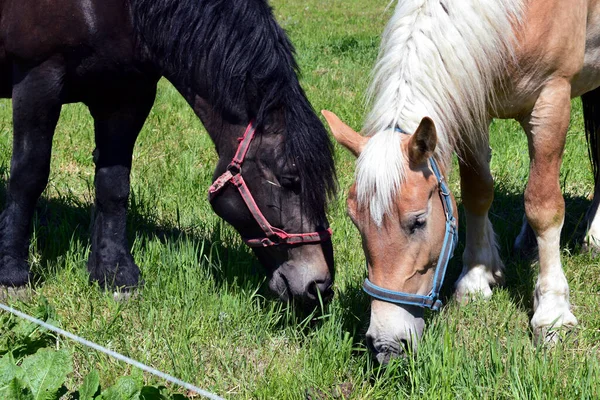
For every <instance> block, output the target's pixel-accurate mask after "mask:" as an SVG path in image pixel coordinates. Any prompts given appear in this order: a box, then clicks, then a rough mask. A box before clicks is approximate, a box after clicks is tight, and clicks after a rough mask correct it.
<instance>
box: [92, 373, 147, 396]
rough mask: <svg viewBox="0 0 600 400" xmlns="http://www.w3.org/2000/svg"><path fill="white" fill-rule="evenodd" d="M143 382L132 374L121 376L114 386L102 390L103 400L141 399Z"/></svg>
mask: <svg viewBox="0 0 600 400" xmlns="http://www.w3.org/2000/svg"><path fill="white" fill-rule="evenodd" d="M141 391H142V382H141V381H140V380H138V379H135V378H133V377H131V376H123V377H121V378H119V380H118V381H117V383H116V384H115V385H114V386H111V387H109V388H108V389H106V390H105V391H104V392H102V396H101V397H100V399H101V400H139V399H140V393H141Z"/></svg>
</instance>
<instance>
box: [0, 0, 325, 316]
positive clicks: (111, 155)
mask: <svg viewBox="0 0 600 400" xmlns="http://www.w3.org/2000/svg"><path fill="white" fill-rule="evenodd" d="M296 70H297V67H296V63H295V61H294V56H293V48H292V46H291V44H290V42H289V40H288V39H287V37H286V35H285V33H284V32H283V30H282V29H281V28H280V27H279V26H278V25H277V23H276V21H275V19H274V17H273V15H272V11H271V9H270V7H269V6H268V4H267V3H266V1H265V0H54V1H17V0H0V95H1V96H2V97H12V101H13V124H14V142H13V155H12V161H11V170H10V180H9V184H8V189H7V200H6V206H5V209H4V211H3V212H2V215H1V216H0V285H2V286H4V287H13V288H14V287H22V286H24V285H26V284H27V283H28V281H29V280H30V272H29V266H28V263H27V257H28V254H27V251H28V242H29V237H30V230H31V220H32V216H33V212H34V208H35V204H36V202H37V200H38V198H39V196H40V195H41V193H42V191H43V190H44V188H45V186H46V184H47V181H48V175H49V170H50V154H51V147H52V137H53V134H54V129H55V126H56V123H57V120H58V117H59V114H60V111H61V106H62V104H65V103H72V102H83V103H84V104H86V105H87V106H88V108H89V110H90V113H91V115H92V116H93V118H94V128H95V141H96V150H95V152H94V162H95V164H96V175H95V189H96V215H95V220H94V225H93V230H92V233H91V234H92V238H91V254H90V258H89V261H88V270H89V273H90V279H91V280H92V281H98V282H99V284H100V285H101V286H102V287H104V288H107V289H114V288H120V289H125V290H128V289H131V288H134V287H136V285H138V284H139V279H140V278H139V275H140V271H139V268H138V266H137V265H135V263H134V261H133V258H132V256H131V253H130V249H129V245H128V243H127V239H126V235H125V224H126V211H127V204H128V197H129V190H130V189H129V174H130V169H131V160H132V152H133V147H134V143H135V140H136V138H137V135H138V133H139V131H140V129H141V128H142V125H143V124H144V121H145V119H146V117H147V115H148V113H149V111H150V109H151V107H152V104H153V102H154V98H155V94H156V85H157V82H158V80H159V78H160V77H161V76H164V77H166V78H167V79H168V80H169V81H170V82H171V83H172V84H173V85H174V86H175V87H176V88H177V90H178V91H179V92H180V93H181V94H182V95H183V96H184V97H185V99H186V100H187V101H188V103H189V104H190V105H191V107H192V108H193V109H194V111H195V113H196V114H197V115H198V117H199V118H200V119H201V121H202V123H203V124H204V126H205V127H206V129H207V131H208V132H209V134H210V136H211V138H212V140H213V142H214V144H215V147H216V150H217V153H218V154H219V162H218V164H217V166H216V170H215V178H216V177H220V176H222V174H225V175H223V176H222V177H221V179H219V180H218V181H220V182H216V186H218V187H216V186H215V185H213V188H212V189H213V190H212V194H211V203H212V206H213V209H214V210H215V212H216V213H217V214H218V215H219V216H221V217H222V218H223V219H225V220H226V221H227V222H229V223H230V224H231V225H233V226H234V227H235V229H236V230H237V231H238V232H240V234H241V235H242V237H244V238H246V239H248V240H247V243H249V244H250V245H251V246H253V249H254V252H255V254H256V256H257V257H258V258H259V260H260V261H261V263H262V264H263V265H264V266H265V267H266V269H267V271H268V274H269V278H270V281H269V287H270V288H271V289H272V290H273V291H274V292H276V293H277V294H278V295H279V296H280V298H281V299H283V300H288V299H292V298H294V299H298V300H300V301H301V302H302V303H304V304H305V305H309V306H310V305H314V304H316V301H317V299H318V297H319V296H322V297H323V298H328V297H329V296H330V295H331V285H332V281H333V252H332V248H331V241H330V240H329V235H328V232H329V231H328V222H327V219H326V216H325V206H326V200H327V197H328V194H329V193H331V192H332V190H333V189H334V186H335V173H334V166H333V157H332V145H331V143H330V141H329V139H328V137H327V133H326V131H325V129H324V127H323V125H322V124H321V122H320V121H319V119H318V117H317V116H316V114H315V113H314V110H313V109H312V107H311V106H310V104H309V102H308V100H307V99H306V96H305V94H304V92H303V90H302V89H301V87H300V85H299V82H298V78H297V74H296ZM174 129H176V127H174ZM244 132H247V133H248V135H246V136H250V138H249V139H247V140H245V141H243V143H245V144H244V145H243V146H242V145H241V144H240V143H241V142H240V140H241V139H240V138H241V137H242V136H244ZM252 134H254V136H253V137H252ZM242 147H244V148H242ZM240 153H243V154H241V162H240V160H239V158H240ZM234 156H235V158H236V159H238V160H237V161H238V162H237V164H236V162H235V160H234V162H231V160H232V159H233V158H234ZM242 163H243V165H241V164H242ZM240 171H241V172H242V173H240ZM242 176H243V178H242ZM229 178H231V179H229ZM240 182H246V183H247V186H245V185H241V184H240ZM244 188H245V189H244ZM238 189H239V190H238ZM252 204H254V207H253V206H252ZM263 216H264V217H263ZM261 218H262V219H261ZM267 221H268V222H267ZM288 232H292V234H288ZM306 232H312V233H308V234H306Z"/></svg>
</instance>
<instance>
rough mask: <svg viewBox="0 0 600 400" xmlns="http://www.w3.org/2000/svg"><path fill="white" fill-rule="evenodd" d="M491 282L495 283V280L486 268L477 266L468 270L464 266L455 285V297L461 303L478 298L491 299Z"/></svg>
mask: <svg viewBox="0 0 600 400" xmlns="http://www.w3.org/2000/svg"><path fill="white" fill-rule="evenodd" d="M491 282H495V279H494V277H493V275H492V274H491V273H490V272H488V271H486V270H485V269H484V267H482V266H477V267H473V268H470V269H468V268H467V267H466V266H464V267H463V270H462V273H461V274H460V276H459V277H458V280H457V281H456V284H455V285H454V297H455V298H456V300H457V301H459V302H460V303H467V302H468V301H469V300H472V299H474V298H477V297H483V298H486V299H487V298H490V297H491V296H492V288H491V287H490V283H491Z"/></svg>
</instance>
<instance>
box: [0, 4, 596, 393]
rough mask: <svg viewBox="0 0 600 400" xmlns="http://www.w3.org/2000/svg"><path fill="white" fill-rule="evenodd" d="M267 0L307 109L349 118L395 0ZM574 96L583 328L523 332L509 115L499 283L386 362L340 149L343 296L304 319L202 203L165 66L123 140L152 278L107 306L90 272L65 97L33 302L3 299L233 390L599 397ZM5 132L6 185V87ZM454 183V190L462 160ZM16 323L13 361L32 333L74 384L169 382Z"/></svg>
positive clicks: (574, 215)
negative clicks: (133, 141)
mask: <svg viewBox="0 0 600 400" xmlns="http://www.w3.org/2000/svg"><path fill="white" fill-rule="evenodd" d="M271 3H272V5H273V6H274V7H275V15H276V17H277V19H278V20H279V22H280V23H281V24H282V25H283V26H284V27H285V29H286V30H287V32H288V34H289V35H290V38H291V40H292V42H293V43H294V45H295V46H296V49H297V53H298V57H297V59H298V62H299V64H300V67H301V69H302V72H303V78H302V84H303V87H304V88H305V90H306V92H307V94H308V96H309V99H310V100H311V102H312V104H313V106H314V107H315V109H316V110H320V109H322V108H327V109H331V110H333V111H335V112H336V113H338V115H340V117H342V119H344V120H345V121H346V122H347V123H349V124H350V125H351V126H353V127H354V128H355V129H359V128H360V127H361V123H362V119H363V117H364V115H365V105H364V101H363V100H364V92H365V89H366V87H367V85H368V81H369V72H370V70H371V68H372V66H373V63H374V60H375V57H376V55H377V48H378V44H379V34H380V33H381V31H382V29H383V26H384V24H385V22H386V21H387V19H388V18H389V16H390V15H391V10H386V6H387V4H388V0H371V1H366V0H345V1H321V0H305V1H298V0H272V1H271ZM573 104H574V107H573V113H572V121H571V126H570V130H569V136H568V141H567V150H566V152H565V157H564V164H563V168H562V171H561V183H562V186H563V190H564V194H565V198H566V202H567V217H566V221H565V229H564V231H563V236H562V239H563V240H562V249H563V250H562V254H563V263H564V268H565V271H566V275H567V278H568V280H569V284H570V286H571V299H572V303H573V306H574V313H575V315H576V316H577V318H578V319H579V322H580V325H579V326H578V328H577V329H576V330H574V331H573V332H571V333H570V334H569V335H568V336H566V337H565V338H564V340H563V341H562V342H561V343H559V344H558V345H557V346H556V347H555V348H554V349H553V350H552V351H548V350H546V349H543V348H536V347H535V346H534V345H533V344H532V340H531V332H530V329H529V325H528V323H529V318H530V316H531V307H532V301H531V294H532V292H533V286H534V282H535V277H536V274H537V267H536V266H535V265H533V266H532V265H530V264H529V263H527V262H525V261H521V260H519V259H516V258H515V257H514V255H513V253H512V243H513V241H514V238H515V237H516V235H517V233H518V230H519V227H520V223H521V218H522V214H523V205H522V202H523V195H522V193H523V189H524V187H525V184H526V179H527V174H528V156H527V145H526V141H525V136H524V134H523V133H522V131H521V130H520V128H519V127H518V126H517V124H516V123H514V122H511V121H496V122H495V123H494V124H493V127H492V139H491V146H492V148H493V158H492V172H493V175H494V177H495V179H496V182H497V185H496V200H495V203H494V205H493V208H492V215H491V218H492V221H493V223H494V225H495V227H496V231H497V233H498V234H499V236H500V244H501V252H502V255H503V259H504V261H505V263H506V266H507V271H506V276H507V284H506V287H503V288H498V289H495V291H494V295H493V297H492V298H491V300H489V301H475V302H472V303H470V304H468V305H466V306H463V307H459V306H458V305H457V304H455V303H454V302H453V301H452V300H450V299H449V301H448V304H447V305H446V306H445V307H444V308H443V309H442V311H441V312H439V313H427V315H426V321H427V325H428V326H427V328H426V332H425V335H424V338H423V340H422V342H421V345H420V350H419V353H418V355H417V356H416V357H411V358H408V359H402V360H395V361H393V362H392V363H391V364H390V365H389V366H388V367H387V368H380V367H378V366H377V365H375V364H374V363H373V362H372V361H371V359H370V356H369V354H368V353H367V351H366V347H365V345H364V333H365V331H366V327H367V325H368V310H369V299H368V298H367V296H366V295H365V294H364V293H362V291H361V289H360V286H361V283H362V280H363V279H364V276H365V269H364V256H363V253H362V250H361V246H360V238H359V234H358V232H357V230H356V229H355V228H354V226H353V225H352V223H351V222H350V220H349V218H348V217H347V216H346V215H345V199H346V192H347V189H348V187H349V185H350V183H351V181H352V177H353V169H354V159H353V158H352V157H351V155H350V154H349V153H348V152H346V151H344V150H343V149H341V148H340V147H339V146H338V147H336V163H337V169H338V175H339V183H340V192H339V195H338V198H337V199H336V200H334V201H333V202H332V204H331V206H330V211H329V217H330V222H331V225H332V228H333V230H334V236H333V241H334V249H335V260H336V267H337V276H336V283H335V292H336V295H335V298H334V300H333V302H332V303H331V304H330V305H329V306H327V307H326V308H325V309H324V310H320V311H319V312H318V313H317V314H316V315H315V317H316V318H315V319H314V320H312V321H311V320H302V319H301V318H299V317H297V316H296V315H294V312H293V310H290V309H288V308H286V307H285V306H284V305H282V304H281V303H279V302H277V301H274V300H273V299H272V298H271V296H270V295H269V293H268V289H267V287H266V284H265V278H264V273H263V271H262V270H261V267H260V265H259V264H258V263H257V261H256V260H255V259H254V258H253V256H252V254H251V252H250V251H249V249H247V248H246V247H245V246H244V245H243V243H242V242H241V240H240V239H239V237H238V235H237V234H236V233H235V232H234V231H233V230H232V229H231V228H230V227H228V226H226V225H225V224H224V223H223V222H222V221H221V220H220V219H219V218H218V217H216V216H215V215H214V214H213V212H212V210H211V208H210V206H209V204H208V202H207V200H206V197H207V196H206V190H207V188H208V187H209V185H210V184H211V176H212V171H213V166H214V164H215V162H216V154H215V152H214V149H213V145H212V143H211V141H210V139H209V137H208V135H207V134H206V133H205V132H204V130H203V127H202V126H201V124H200V123H199V121H198V119H197V118H196V117H195V116H194V115H193V113H192V111H191V109H190V108H189V107H188V106H187V104H186V103H185V102H184V100H183V99H182V98H181V96H180V95H179V94H178V93H177V92H176V91H175V89H173V87H172V86H170V84H168V83H167V82H164V81H163V82H161V84H160V86H159V93H158V98H157V101H156V104H155V106H154V109H153V111H152V113H151V115H150V117H149V118H148V120H147V122H146V125H145V127H144V129H143V131H142V133H141V135H140V138H139V140H138V143H137V146H136V149H135V153H134V165H133V172H132V196H131V205H130V214H129V215H130V219H129V239H130V243H131V245H132V248H133V249H132V251H133V254H134V257H135V260H136V262H137V264H138V265H140V267H141V269H142V273H143V276H144V279H145V287H144V288H143V290H141V291H140V295H139V296H138V297H137V298H135V299H133V300H131V301H129V302H125V303H117V302H115V301H113V299H112V296H111V295H109V294H105V293H103V292H101V291H100V290H99V289H98V288H97V287H95V286H91V285H89V284H88V277H87V273H86V260H87V256H88V252H89V233H90V207H91V204H92V202H93V191H92V189H91V188H93V162H92V155H91V152H92V150H93V148H94V146H93V129H92V128H93V124H92V120H91V118H90V116H89V114H88V112H87V109H86V108H85V107H84V106H82V105H69V106H65V107H64V108H63V113H62V116H61V120H60V123H59V126H58V129H57V134H56V137H55V141H54V153H53V161H52V174H51V177H50V183H49V185H48V188H47V190H46V191H45V192H44V194H43V198H42V199H41V201H40V203H39V207H38V210H37V213H36V219H35V228H34V229H35V231H34V235H33V241H32V243H31V247H30V262H31V264H32V268H33V270H34V271H35V273H36V274H37V276H39V277H40V282H41V283H40V284H39V285H38V286H37V287H36V289H35V292H34V293H32V296H31V299H30V300H29V301H28V302H27V303H21V302H18V301H17V302H13V303H12V304H13V305H15V306H16V307H18V308H20V309H22V310H25V311H28V312H32V313H34V314H36V315H40V316H43V317H45V318H47V319H48V318H50V319H51V320H53V321H54V322H55V323H57V324H59V325H60V326H61V327H63V328H65V329H67V330H70V331H72V332H75V333H77V334H79V335H82V336H84V337H86V338H88V339H90V340H93V341H95V342H97V343H99V344H102V345H104V346H107V347H109V348H111V349H113V350H116V351H119V352H121V353H123V354H125V355H128V356H130V357H133V358H135V359H138V360H140V361H142V362H145V363H147V364H150V365H152V366H154V367H156V368H159V369H161V370H163V371H165V372H168V373H170V374H173V375H175V376H178V377H180V378H182V379H184V380H187V381H189V382H192V383H194V384H196V385H197V386H200V387H203V388H206V389H208V390H211V391H213V392H216V393H218V394H219V395H221V396H224V397H226V398H240V399H246V398H248V399H267V398H273V399H303V398H308V399H342V398H351V399H393V398H405V397H409V398H415V399H416V398H418V399H451V398H463V399H467V398H476V399H481V398H490V399H491V398H503V399H506V398H526V399H530V398H531V399H546V398H548V399H555V398H563V399H574V398H579V399H591V398H600V352H599V345H598V343H599V342H600V265H599V261H598V259H593V258H591V257H590V256H588V255H580V254H579V253H578V249H579V245H578V241H579V240H580V239H581V236H582V234H583V229H584V228H585V227H584V224H583V222H582V220H583V216H584V213H585V210H586V208H587V206H588V205H589V197H590V193H591V192H592V185H593V182H592V175H591V171H590V166H589V162H588V160H587V150H586V143H585V136H584V131H583V122H582V115H581V104H580V102H579V100H575V101H574V103H573ZM0 130H1V131H2V132H1V134H0V178H1V179H2V181H3V182H2V185H1V187H2V188H4V187H5V182H6V180H7V179H8V170H9V165H10V156H11V135H12V127H11V103H10V101H6V100H3V101H2V102H0ZM450 182H451V188H452V190H453V191H454V193H455V195H457V200H458V202H459V205H460V197H459V193H460V192H459V187H458V180H457V174H456V170H455V171H454V172H453V174H452V176H451V178H450ZM2 190H3V191H4V189H2ZM2 197H4V193H2ZM2 202H3V200H2ZM459 207H460V206H459ZM460 237H461V243H460V245H459V248H458V250H457V253H456V256H455V259H454V260H453V261H452V262H451V264H450V271H449V277H448V279H447V282H446V285H445V293H446V295H448V296H449V295H450V294H451V287H452V283H453V282H454V280H455V279H456V277H457V276H458V273H459V271H460V268H461V265H460V259H461V254H462V245H463V243H464V226H461V230H460ZM14 323H15V321H14V319H13V318H12V317H8V316H7V315H5V314H0V356H2V354H3V353H7V352H8V351H11V352H12V353H13V354H14V355H15V358H16V360H17V361H19V360H20V359H22V358H23V357H24V356H25V355H26V354H28V352H31V349H32V348H35V349H37V348H38V347H51V348H54V349H57V348H59V349H67V351H68V352H69V353H71V354H72V355H73V371H72V373H70V374H69V375H68V379H67V381H66V382H65V387H66V389H68V390H69V391H72V390H75V389H76V388H78V387H80V385H81V384H82V380H83V377H84V376H86V375H87V374H88V373H89V372H90V371H92V370H97V371H98V373H99V377H100V384H101V386H102V387H103V388H106V387H109V386H111V385H113V384H115V382H117V381H118V380H119V378H120V377H122V376H124V375H127V376H129V375H131V376H133V377H134V378H135V379H136V380H137V381H143V382H144V384H147V385H153V386H155V387H158V386H161V385H164V382H161V381H160V380H157V379H155V378H153V377H152V376H142V374H141V373H140V372H139V371H135V370H133V369H132V368H130V367H128V366H126V365H124V364H121V363H119V362H117V361H114V360H112V359H109V358H107V357H105V356H103V355H100V354H98V353H96V352H95V351H92V350H88V349H86V348H83V347H81V346H78V345H75V344H73V343H71V342H69V341H64V340H62V339H55V338H53V337H52V336H51V335H47V334H44V333H41V332H33V331H31V330H29V331H27V333H26V334H25V335H24V336H23V335H21V336H19V334H17V333H15V328H14ZM15 338H21V339H19V340H20V341H19V340H16V339H15ZM160 390H161V391H162V393H163V395H165V396H166V395H168V396H171V395H172V394H173V393H177V392H180V389H179V388H177V387H173V386H170V385H167V387H166V388H161V389H160ZM149 393H153V395H154V396H155V397H151V396H150V394H149ZM156 393H158V389H156V390H155V391H154V392H152V391H148V390H147V391H146V396H147V397H146V398H159V397H156V396H157V394H156ZM111 398H112V397H111ZM114 398H128V397H114Z"/></svg>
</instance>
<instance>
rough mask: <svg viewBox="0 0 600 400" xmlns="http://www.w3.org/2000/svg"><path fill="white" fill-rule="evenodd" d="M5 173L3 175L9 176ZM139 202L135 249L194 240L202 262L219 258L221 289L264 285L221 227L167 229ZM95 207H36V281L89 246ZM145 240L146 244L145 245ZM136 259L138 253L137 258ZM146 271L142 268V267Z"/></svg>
mask: <svg viewBox="0 0 600 400" xmlns="http://www.w3.org/2000/svg"><path fill="white" fill-rule="evenodd" d="M7 175H8V174H7V173H6V171H4V173H0V176H7ZM145 200H147V199H141V200H140V199H138V198H136V196H135V193H134V192H133V191H132V194H131V198H130V204H129V207H128V211H127V216H128V218H127V237H128V242H129V244H130V246H131V245H132V244H133V243H134V240H137V241H138V243H139V246H138V247H137V248H138V249H139V248H140V247H141V249H142V250H143V249H144V248H145V247H146V245H147V243H148V242H149V241H150V240H154V239H158V240H159V241H160V242H161V243H163V244H164V243H173V242H177V241H184V240H187V241H191V242H194V243H203V244H204V246H202V249H203V252H202V253H201V254H198V263H199V264H200V263H202V262H203V259H204V258H208V259H211V258H212V259H213V260H214V259H218V260H219V263H220V265H219V268H209V271H210V274H211V276H212V278H213V280H214V282H215V285H216V287H217V288H219V289H220V288H223V287H225V288H226V287H231V286H232V285H233V284H234V283H236V284H237V285H238V286H239V285H240V284H241V285H242V286H243V287H250V288H256V287H258V286H259V285H261V283H264V281H265V274H266V272H265V270H264V268H263V267H262V266H261V265H260V263H259V262H258V261H257V260H256V258H255V257H254V256H253V255H252V254H251V251H250V250H249V249H247V248H246V246H245V245H244V244H242V243H239V244H238V243H232V241H233V240H232V237H233V234H231V235H230V236H231V237H223V232H224V231H226V229H223V226H222V225H221V224H224V222H221V224H219V225H217V227H216V228H215V229H207V228H205V227H204V226H201V225H199V226H193V227H189V228H188V227H186V228H185V229H182V228H179V227H173V226H166V225H165V224H163V223H161V222H160V221H159V220H158V218H157V217H155V215H154V209H153V204H154V203H153V202H152V201H150V202H148V201H145ZM5 202H6V182H5V180H4V179H2V180H0V204H1V207H2V209H4V205H5ZM92 213H93V207H92V206H91V204H90V202H89V201H84V200H81V199H79V198H77V197H75V196H70V195H67V196H62V197H60V198H47V197H44V196H42V197H41V198H40V199H39V201H38V204H37V206H36V210H35V214H34V219H33V232H34V234H35V236H36V247H37V250H38V251H39V253H40V255H41V262H38V263H35V264H37V265H34V266H32V274H33V276H34V281H35V282H37V283H38V284H39V283H42V282H44V281H45V280H46V279H47V277H49V276H51V275H53V274H56V273H58V272H59V271H58V269H57V268H61V263H60V262H57V261H58V260H59V259H60V258H61V257H64V255H65V254H66V253H67V251H68V250H69V248H70V246H71V245H72V243H73V242H77V241H78V242H80V243H82V244H83V245H84V246H89V243H90V235H91V228H92ZM140 239H142V240H140ZM134 257H135V254H134ZM141 267H142V268H143V266H141ZM259 294H261V295H263V296H265V297H269V296H270V292H269V291H268V288H266V285H262V286H261V289H260V292H259Z"/></svg>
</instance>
